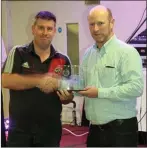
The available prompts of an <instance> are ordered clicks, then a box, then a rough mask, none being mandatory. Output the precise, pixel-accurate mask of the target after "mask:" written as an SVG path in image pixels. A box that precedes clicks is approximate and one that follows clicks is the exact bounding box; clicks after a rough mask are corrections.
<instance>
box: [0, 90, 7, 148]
mask: <svg viewBox="0 0 147 148" xmlns="http://www.w3.org/2000/svg"><path fill="white" fill-rule="evenodd" d="M5 146H6V136H5V125H4V110H3V94H2V92H1V147H5Z"/></svg>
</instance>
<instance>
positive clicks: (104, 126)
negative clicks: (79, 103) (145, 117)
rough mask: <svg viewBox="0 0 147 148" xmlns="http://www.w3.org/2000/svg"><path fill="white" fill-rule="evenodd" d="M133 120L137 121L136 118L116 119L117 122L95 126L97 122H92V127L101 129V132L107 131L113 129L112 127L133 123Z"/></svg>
mask: <svg viewBox="0 0 147 148" xmlns="http://www.w3.org/2000/svg"><path fill="white" fill-rule="evenodd" d="M132 120H136V117H133V118H129V119H116V120H113V121H110V122H108V123H106V124H95V122H91V126H93V127H99V128H100V129H101V130H106V129H109V128H111V127H112V126H119V125H121V124H123V122H126V121H132Z"/></svg>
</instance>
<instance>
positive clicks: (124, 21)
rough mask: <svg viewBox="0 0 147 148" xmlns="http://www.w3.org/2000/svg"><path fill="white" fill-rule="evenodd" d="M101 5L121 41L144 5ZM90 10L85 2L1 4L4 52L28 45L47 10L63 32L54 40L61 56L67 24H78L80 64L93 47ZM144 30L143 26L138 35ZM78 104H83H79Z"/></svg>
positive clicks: (128, 32)
mask: <svg viewBox="0 0 147 148" xmlns="http://www.w3.org/2000/svg"><path fill="white" fill-rule="evenodd" d="M101 4H103V5H106V6H107V7H109V8H110V9H111V10H112V13H113V16H114V18H115V33H116V35H117V36H118V38H119V39H121V40H124V41H125V40H126V39H127V38H128V37H129V36H130V35H131V34H132V32H133V31H134V29H135V28H136V26H137V25H138V23H139V21H140V18H141V15H142V13H143V11H144V9H145V7H146V2H145V1H101ZM93 6H94V5H90V6H87V5H85V3H84V1H2V36H3V39H4V42H5V45H6V48H7V50H8V49H10V48H11V47H12V46H14V45H18V44H24V43H27V42H29V41H31V39H32V35H31V23H32V20H33V17H34V15H35V14H36V13H37V12H38V11H40V10H48V11H51V12H53V13H54V14H55V15H56V16H57V28H58V27H62V29H63V31H62V33H58V32H57V34H56V37H55V39H54V40H53V44H54V46H55V47H56V48H57V49H58V50H59V51H62V52H64V53H66V51H67V42H66V40H67V36H66V23H79V50H80V51H79V52H80V60H81V57H82V55H83V53H84V51H85V49H86V48H87V47H88V46H90V45H91V44H92V43H93V39H92V38H91V36H90V33H89V29H88V24H87V14H88V11H89V9H90V8H92V7H93ZM144 16H145V15H144ZM144 18H145V17H144ZM143 20H144V19H143ZM145 28H146V24H144V25H143V26H142V28H141V29H140V30H139V31H138V32H137V34H138V33H140V32H141V31H143V30H144V29H145ZM73 52H74V51H73ZM77 103H78V104H82V101H81V102H80V103H79V102H77Z"/></svg>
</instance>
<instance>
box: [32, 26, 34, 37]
mask: <svg viewBox="0 0 147 148" xmlns="http://www.w3.org/2000/svg"><path fill="white" fill-rule="evenodd" d="M34 32H35V25H32V34H33V35H34Z"/></svg>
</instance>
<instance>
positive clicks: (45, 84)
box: [37, 75, 60, 93]
mask: <svg viewBox="0 0 147 148" xmlns="http://www.w3.org/2000/svg"><path fill="white" fill-rule="evenodd" d="M59 81H60V80H59V79H58V78H55V77H52V76H50V75H45V76H43V77H42V78H40V81H39V84H38V85H37V87H38V88H39V89H40V90H41V91H43V92H45V93H50V92H53V91H55V90H57V88H58V86H59Z"/></svg>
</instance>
